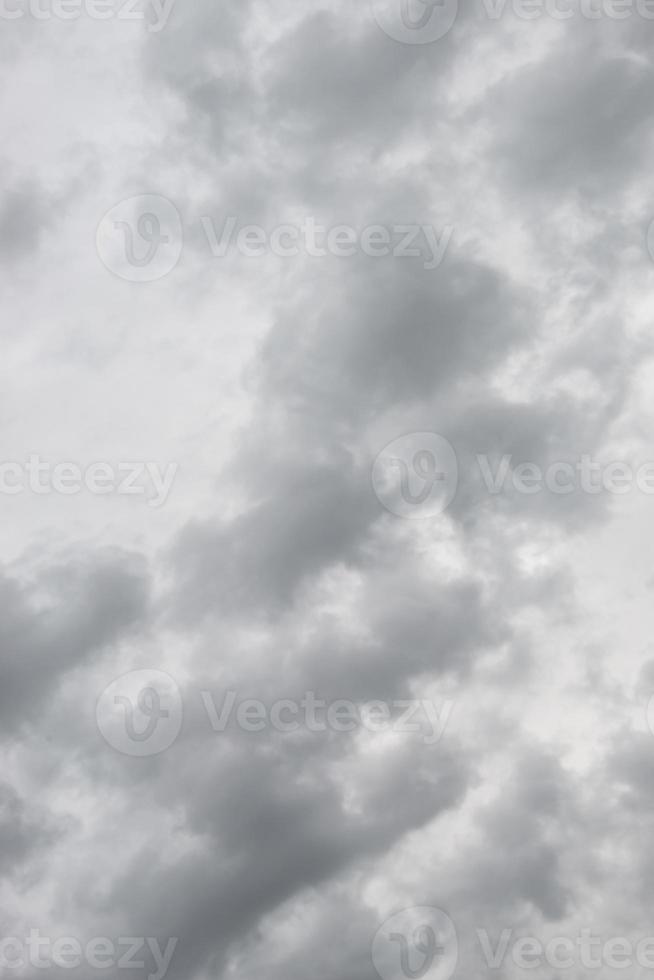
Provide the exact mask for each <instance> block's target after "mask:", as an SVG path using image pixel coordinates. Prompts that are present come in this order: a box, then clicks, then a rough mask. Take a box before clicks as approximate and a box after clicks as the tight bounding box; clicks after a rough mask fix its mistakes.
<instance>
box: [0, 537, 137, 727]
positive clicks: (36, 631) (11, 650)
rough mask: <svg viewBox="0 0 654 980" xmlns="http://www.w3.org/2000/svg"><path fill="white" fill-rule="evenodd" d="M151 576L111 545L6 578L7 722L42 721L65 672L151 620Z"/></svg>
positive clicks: (0, 678) (0, 670)
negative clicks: (23, 577) (109, 548)
mask: <svg viewBox="0 0 654 980" xmlns="http://www.w3.org/2000/svg"><path fill="white" fill-rule="evenodd" d="M147 605H148V578H147V574H146V571H145V569H144V567H143V565H142V563H141V562H140V561H139V560H138V559H136V560H135V559H134V557H133V556H130V555H127V554H125V553H121V552H118V551H117V552H111V551H108V552H107V553H105V554H102V553H100V554H90V555H87V556H86V557H84V556H82V555H77V556H75V557H71V558H69V559H67V560H64V561H62V562H61V563H52V564H50V565H45V566H44V567H42V568H41V569H39V572H38V573H37V575H36V577H34V578H32V579H29V580H27V581H24V580H21V579H18V578H15V577H12V576H11V575H10V574H9V573H8V572H7V571H5V573H4V575H3V576H2V578H1V579H0V608H1V609H2V616H1V625H0V645H1V646H2V649H3V653H4V656H3V661H2V665H1V667H0V725H1V726H2V728H4V729H5V730H8V731H9V732H14V733H15V732H16V731H17V729H19V728H20V727H21V726H22V725H24V724H27V725H32V724H38V719H39V710H40V709H41V708H42V706H43V703H44V700H45V699H46V697H48V696H53V695H54V694H55V692H56V690H57V687H58V685H59V683H60V681H61V679H62V677H63V676H64V675H65V674H66V673H67V672H68V671H70V670H72V669H73V668H74V667H76V666H78V665H79V664H81V663H83V662H84V661H85V660H87V659H88V658H89V657H91V656H93V655H94V654H97V653H98V651H100V650H102V648H103V647H105V646H106V645H107V644H110V643H113V642H115V641H117V640H118V639H119V638H120V637H121V636H122V635H123V634H124V633H126V632H128V631H130V630H132V629H134V628H137V627H138V626H139V624H141V623H143V622H144V619H145V616H146V611H147Z"/></svg>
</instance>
